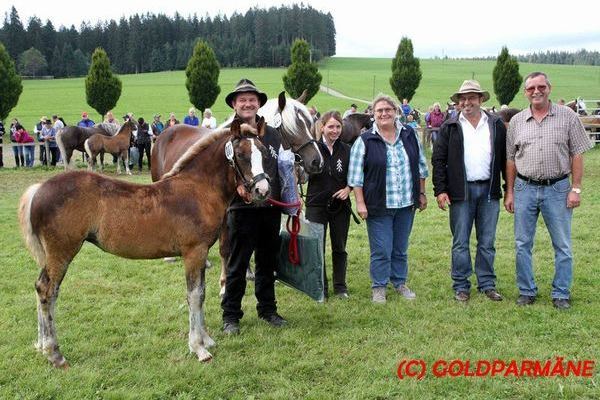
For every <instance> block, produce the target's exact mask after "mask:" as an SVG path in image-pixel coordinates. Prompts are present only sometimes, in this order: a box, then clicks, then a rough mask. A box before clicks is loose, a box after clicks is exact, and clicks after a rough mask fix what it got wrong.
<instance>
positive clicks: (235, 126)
mask: <svg viewBox="0 0 600 400" xmlns="http://www.w3.org/2000/svg"><path fill="white" fill-rule="evenodd" d="M241 125H242V123H241V122H240V120H239V119H238V118H234V119H233V121H231V126H230V128H229V129H230V130H231V134H232V135H233V136H234V137H236V138H240V137H241V136H242V134H241V128H240V127H241Z"/></svg>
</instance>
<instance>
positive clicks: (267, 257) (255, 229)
mask: <svg viewBox="0 0 600 400" xmlns="http://www.w3.org/2000/svg"><path fill="white" fill-rule="evenodd" d="M225 102H226V103H227V105H228V106H230V107H231V108H233V109H234V110H235V118H237V119H239V120H241V121H242V123H247V124H249V125H251V126H252V127H254V128H256V126H257V117H256V113H257V112H258V109H259V108H260V107H262V106H263V105H264V104H265V103H266V102H267V95H266V94H264V93H262V92H260V91H259V90H258V89H257V88H256V86H255V85H254V83H252V81H250V80H248V79H242V80H240V81H239V82H238V84H237V85H236V87H235V89H234V90H233V91H232V92H231V93H229V94H228V95H227V97H226V98H225ZM260 141H261V142H262V144H263V145H264V146H265V147H266V149H267V153H268V154H269V157H268V158H267V159H265V160H263V164H264V170H265V172H266V173H267V174H268V175H269V177H270V178H271V180H270V188H271V195H270V196H271V198H273V199H275V200H279V199H280V194H281V193H280V192H281V189H280V184H279V175H278V172H277V154H278V152H279V148H280V146H281V136H280V134H279V132H277V130H275V129H274V128H271V127H269V126H267V127H266V129H265V134H264V136H263V137H262V138H260ZM280 223H281V212H280V210H279V209H278V208H275V207H272V206H271V205H268V204H263V205H258V206H257V205H252V204H246V203H244V201H243V200H242V198H241V197H240V196H236V197H235V198H234V200H233V201H232V202H231V204H230V206H229V209H228V214H227V226H228V228H229V241H230V247H229V249H230V254H231V256H230V257H229V260H228V265H227V267H228V268H227V280H226V283H225V295H224V296H223V300H222V301H221V308H222V309H223V332H225V333H226V334H229V335H235V334H239V332H240V327H239V321H240V319H241V318H242V316H243V315H244V313H243V311H242V298H243V297H244V292H245V291H246V270H247V268H248V264H249V262H250V257H251V256H252V252H255V262H256V278H255V295H256V300H257V301H258V303H257V304H256V309H257V311H258V316H259V318H261V319H263V320H265V321H266V322H268V323H269V324H270V325H272V326H275V327H280V326H283V325H285V324H286V320H285V319H283V318H282V317H281V316H280V315H279V314H277V305H276V301H275V275H274V272H275V267H276V265H277V255H278V253H279V225H280Z"/></svg>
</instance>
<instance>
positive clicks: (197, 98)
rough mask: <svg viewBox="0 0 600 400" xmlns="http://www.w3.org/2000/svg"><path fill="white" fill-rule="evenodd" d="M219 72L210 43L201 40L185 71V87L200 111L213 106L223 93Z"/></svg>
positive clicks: (191, 100)
mask: <svg viewBox="0 0 600 400" xmlns="http://www.w3.org/2000/svg"><path fill="white" fill-rule="evenodd" d="M219 72H220V70H219V63H218V62H217V58H216V57H215V53H214V51H213V50H212V48H211V47H210V46H209V45H208V43H206V42H205V41H202V40H199V41H198V42H197V43H196V46H195V47H194V54H192V57H191V58H190V60H189V61H188V64H187V67H186V69H185V76H186V80H185V87H186V88H187V91H188V95H189V97H190V102H191V103H192V104H193V105H194V107H196V108H197V109H198V110H202V111H204V109H206V108H208V107H210V106H212V105H213V104H214V103H215V100H217V97H218V96H219V93H221V87H220V86H219Z"/></svg>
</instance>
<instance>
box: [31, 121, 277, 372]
mask: <svg viewBox="0 0 600 400" xmlns="http://www.w3.org/2000/svg"><path fill="white" fill-rule="evenodd" d="M262 127H263V124H262V122H261V123H260V124H259V130H258V132H260V134H263V133H264V130H263V129H262ZM242 133H244V134H247V133H253V134H254V135H256V134H257V131H256V130H254V129H252V128H250V127H248V126H247V125H243V126H242V127H241V128H240V126H239V123H237V122H236V123H234V124H232V126H231V131H230V130H221V131H216V132H215V133H213V134H211V135H206V136H205V137H204V139H202V140H200V141H198V142H197V143H195V144H194V145H193V146H192V147H191V148H190V149H188V151H187V152H186V153H185V154H184V155H183V157H182V158H181V159H180V160H179V161H178V162H177V163H176V164H175V166H174V167H173V169H172V170H171V171H170V172H169V173H168V174H166V176H165V177H164V178H163V180H161V181H159V182H156V183H154V184H151V185H137V184H132V183H128V182H123V181H121V180H117V179H111V178H108V177H104V176H102V175H98V174H95V173H90V172H84V171H76V172H67V173H65V174H62V175H58V176H55V177H53V178H51V179H49V180H48V181H46V182H45V183H42V184H36V185H33V186H31V187H30V188H29V189H27V191H26V192H25V194H24V195H23V196H22V197H21V202H20V206H19V220H20V225H21V230H22V232H23V236H24V238H25V242H26V244H27V247H28V249H29V251H30V252H31V254H32V255H33V258H34V259H35V261H36V262H37V264H38V265H39V266H40V268H41V272H40V275H39V278H38V280H37V282H36V284H35V287H36V291H37V298H38V301H37V309H38V340H37V345H36V347H37V349H38V350H39V351H41V352H42V353H43V354H44V355H46V356H47V357H48V360H49V361H50V362H51V363H52V364H53V365H54V366H55V367H63V368H65V367H67V366H68V364H67V362H66V360H65V358H64V357H63V355H62V354H61V352H60V350H59V346H58V340H57V337H56V327H55V316H54V306H55V302H56V299H57V297H58V291H59V287H60V284H61V282H62V280H63V278H64V276H65V274H66V272H67V268H68V266H69V264H70V263H71V261H72V260H73V258H74V257H75V256H76V255H77V253H78V252H79V250H80V249H81V247H82V245H83V243H84V242H86V241H87V242H90V243H93V244H95V245H96V246H98V247H99V248H100V249H102V250H104V251H106V252H109V253H112V254H115V255H118V256H121V257H125V258H131V259H150V258H160V257H165V256H179V255H180V256H182V257H183V261H184V265H185V275H186V280H187V301H188V305H189V324H190V331H189V349H190V351H191V352H192V353H195V354H196V355H197V357H198V359H199V360H200V361H207V360H210V359H211V358H212V355H211V354H210V353H209V352H208V350H207V347H210V346H213V345H214V344H215V342H214V341H213V339H212V338H211V337H210V336H209V335H208V333H207V331H206V327H205V323H204V312H203V309H202V306H203V302H204V295H205V283H204V276H205V271H204V265H205V260H206V255H207V252H208V249H209V248H210V247H211V246H212V245H213V244H214V242H215V241H216V240H217V237H218V235H219V229H220V227H221V222H222V221H223V216H224V215H225V211H226V209H227V206H228V205H229V203H230V201H231V200H232V199H233V196H234V194H235V193H236V190H237V192H238V193H240V194H241V195H242V196H243V197H244V198H245V199H246V200H247V201H257V202H258V201H264V200H265V199H266V197H267V196H268V194H269V183H268V181H267V179H266V177H265V174H264V172H263V171H264V170H263V159H264V158H265V156H266V150H265V148H264V146H262V144H261V143H260V141H259V140H258V139H257V138H256V137H255V136H243V135H242ZM230 166H231V167H233V168H230ZM140 232H143V233H144V234H140Z"/></svg>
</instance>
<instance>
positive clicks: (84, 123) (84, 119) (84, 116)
mask: <svg viewBox="0 0 600 400" xmlns="http://www.w3.org/2000/svg"><path fill="white" fill-rule="evenodd" d="M94 125H95V123H94V121H92V120H91V119H89V118H88V113H87V112H85V111H84V112H82V113H81V121H79V122H78V123H77V126H80V127H82V128H90V127H92V126H94Z"/></svg>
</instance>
